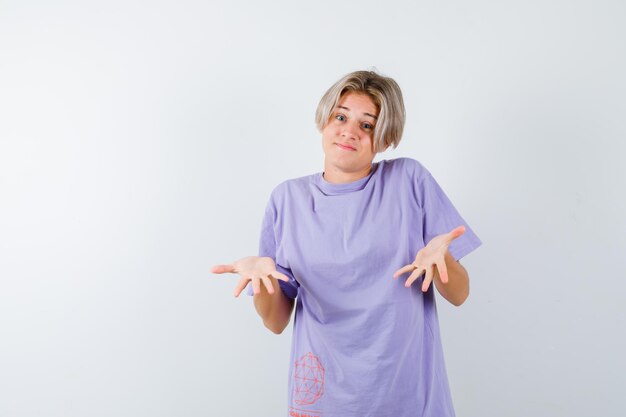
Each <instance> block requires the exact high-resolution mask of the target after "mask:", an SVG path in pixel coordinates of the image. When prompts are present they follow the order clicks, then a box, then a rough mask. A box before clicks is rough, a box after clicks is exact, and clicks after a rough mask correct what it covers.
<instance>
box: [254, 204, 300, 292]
mask: <svg viewBox="0 0 626 417" xmlns="http://www.w3.org/2000/svg"><path fill="white" fill-rule="evenodd" d="M275 223H276V209H275V207H274V204H273V202H272V200H271V199H270V201H269V202H268V203H267V207H266V208H265V214H264V216H263V223H262V225H261V237H260V239H259V256H267V257H270V258H272V259H273V260H274V264H275V265H276V270H277V271H278V272H281V273H283V274H285V275H286V276H287V277H288V278H289V282H285V281H283V280H280V279H279V280H278V284H279V285H280V289H281V290H282V291H283V294H285V295H286V296H287V297H289V298H296V297H297V296H298V287H299V286H300V284H298V282H297V281H296V280H295V278H294V277H293V273H292V272H291V269H289V268H286V267H284V266H282V265H280V264H279V262H278V261H277V260H276V248H277V244H276V228H275ZM247 294H248V295H254V290H253V288H252V285H250V284H248V287H247Z"/></svg>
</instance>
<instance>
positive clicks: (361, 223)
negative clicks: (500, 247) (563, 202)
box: [248, 158, 481, 417]
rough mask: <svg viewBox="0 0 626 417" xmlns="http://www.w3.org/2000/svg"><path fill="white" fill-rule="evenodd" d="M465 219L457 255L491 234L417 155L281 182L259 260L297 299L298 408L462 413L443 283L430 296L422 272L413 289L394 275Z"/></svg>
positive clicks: (408, 416)
mask: <svg viewBox="0 0 626 417" xmlns="http://www.w3.org/2000/svg"><path fill="white" fill-rule="evenodd" d="M460 225H464V226H465V233H464V234H463V235H462V236H460V237H459V238H457V239H455V240H454V241H453V242H452V244H451V245H450V247H449V251H450V253H451V254H452V255H453V257H454V258H455V259H457V260H458V259H460V258H462V257H463V256H465V255H467V254H468V253H470V252H471V251H473V250H474V249H476V248H477V247H478V246H480V244H481V241H480V239H479V238H478V237H477V236H476V234H474V232H473V231H472V229H470V227H469V226H468V225H467V223H465V221H464V220H463V219H462V218H461V216H460V215H459V213H458V212H457V210H456V209H455V207H454V206H453V205H452V203H451V202H450V200H449V199H448V197H447V196H446V195H445V193H444V192H443V190H442V189H441V188H440V187H439V185H438V184H437V182H436V181H435V180H434V178H433V177H432V175H431V174H430V172H428V170H426V168H425V167H424V166H422V165H421V164H420V163H419V162H418V161H416V160H414V159H410V158H398V159H392V160H384V161H380V162H376V163H373V164H372V171H371V173H370V174H369V175H368V176H367V177H364V178H362V179H359V180H357V181H354V182H351V183H346V184H333V183H329V182H327V181H326V180H325V179H324V178H323V176H322V173H317V174H313V175H309V176H305V177H301V178H296V179H292V180H288V181H285V182H283V183H281V184H280V185H278V186H277V187H276V188H275V189H274V191H273V192H272V194H271V198H270V201H269V203H268V205H267V208H266V211H265V216H264V219H263V226H262V231H261V239H260V247H259V256H269V257H271V258H273V259H274V261H275V263H276V266H277V269H278V270H279V271H280V272H282V273H284V274H285V275H287V276H288V277H289V278H290V283H285V282H283V281H278V282H279V283H280V286H281V289H282V291H283V292H284V293H285V295H287V296H288V297H290V298H296V311H295V318H294V327H293V341H292V348H291V361H290V369H289V394H288V396H289V405H288V410H289V411H288V413H289V414H288V415H289V416H292V417H293V416H297V417H305V416H307V417H309V416H311V417H313V416H315V417H318V416H319V417H357V416H358V417H362V416H394V417H418V416H420V417H422V416H436V417H447V416H454V408H453V406H452V399H451V396H450V390H449V387H448V379H447V374H446V368H445V364H444V358H443V351H442V346H441V339H440V335H439V323H438V319H437V310H436V306H435V296H434V285H431V286H430V288H429V290H428V292H426V293H423V292H422V291H421V279H418V280H417V281H416V282H415V283H413V285H412V286H411V288H406V287H404V283H405V281H406V278H407V277H408V275H409V274H408V273H407V274H404V275H403V276H401V277H400V278H398V279H397V280H394V279H393V278H392V276H393V273H394V272H395V271H396V270H398V269H399V268H401V267H402V266H404V265H406V264H409V263H411V262H413V260H414V259H415V255H416V254H417V252H418V251H419V250H420V249H421V248H422V247H424V246H425V244H426V243H428V242H429V241H430V240H431V239H432V238H433V237H435V236H437V235H440V234H443V233H447V232H450V231H451V230H452V229H454V228H455V227H457V226H460ZM248 294H252V288H251V286H249V288H248Z"/></svg>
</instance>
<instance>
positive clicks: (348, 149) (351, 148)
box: [335, 142, 356, 151]
mask: <svg viewBox="0 0 626 417" xmlns="http://www.w3.org/2000/svg"><path fill="white" fill-rule="evenodd" d="M335 145H337V146H339V147H340V148H341V149H345V150H346V151H356V149H354V148H353V147H352V146H349V145H342V144H341V143H336V142H335Z"/></svg>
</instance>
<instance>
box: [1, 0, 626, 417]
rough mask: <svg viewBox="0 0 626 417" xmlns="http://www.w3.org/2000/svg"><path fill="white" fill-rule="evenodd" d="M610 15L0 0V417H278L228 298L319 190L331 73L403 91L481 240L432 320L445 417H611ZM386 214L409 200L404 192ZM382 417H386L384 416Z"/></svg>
mask: <svg viewBox="0 0 626 417" xmlns="http://www.w3.org/2000/svg"><path fill="white" fill-rule="evenodd" d="M625 18H626V6H625V5H624V3H623V2H621V1H485V0H483V1H471V2H467V1H458V2H449V1H448V2H440V1H418V2H399V1H385V2H379V1H358V2H357V1H354V0H347V1H318V2H307V3H306V4H297V3H296V2H288V1H272V2H257V1H247V2H242V1H229V2H226V1H224V2H212V1H208V2H207V1H196V2H193V1H176V2H174V1H170V2H165V1H107V2H99V3H96V2H91V3H88V2H79V1H56V2H44V1H39V2H35V1H0V199H1V200H0V415H2V416H63V417H69V416H81V417H82V416H129V417H130V416H132V417H136V416H146V417H147V416H150V417H154V416H243V415H255V416H278V415H286V409H287V403H286V398H287V376H288V375H287V373H288V371H287V370H288V365H289V364H288V361H289V356H288V355H289V349H290V343H291V342H290V337H291V329H288V330H287V331H285V332H284V333H283V334H282V335H280V336H276V335H273V334H272V333H270V332H269V331H268V330H266V329H265V328H264V327H263V325H262V323H261V321H260V319H259V318H258V316H257V315H256V313H255V311H254V308H253V306H252V302H251V299H250V298H248V297H241V298H234V297H233V296H232V290H233V288H234V285H235V283H236V277H235V276H233V275H228V276H227V275H223V276H217V275H211V274H210V272H209V271H210V268H211V266H212V265H214V264H217V263H226V262H230V261H233V260H235V259H238V258H240V257H242V256H245V255H253V254H256V251H257V244H258V235H259V231H260V225H261V218H262V214H263V210H264V207H265V204H266V202H267V199H268V197H269V193H270V191H271V190H272V189H273V188H274V186H276V185H277V184H278V183H279V182H281V181H283V180H286V179H289V178H294V177H298V176H302V175H308V174H311V173H314V172H319V171H321V170H322V169H323V153H322V148H321V140H320V135H319V133H318V132H317V131H316V130H315V126H314V123H313V118H314V112H315V108H316V105H317V102H318V100H319V98H320V97H321V96H322V94H323V93H324V91H325V90H326V89H327V88H328V87H329V86H330V85H331V84H332V83H334V82H335V81H336V80H337V79H338V78H339V77H341V76H343V75H344V74H345V73H347V72H350V71H354V70H357V69H370V68H372V67H375V68H376V69H377V70H378V71H380V72H381V73H383V74H385V75H388V76H391V77H393V78H394V79H396V80H397V81H398V83H399V84H400V86H401V87H402V89H403V92H404V97H405V102H406V107H407V125H406V130H405V135H404V139H403V142H402V143H401V144H400V146H399V148H398V149H397V150H393V151H390V152H386V153H385V154H382V155H381V156H380V157H379V158H377V160H378V159H381V158H385V159H389V158H395V157H399V156H408V157H412V158H415V159H418V160H419V161H420V162H422V163H423V164H424V165H425V166H426V167H427V168H428V169H429V170H430V171H431V172H432V173H433V175H434V177H435V178H436V179H437V181H438V182H439V183H440V184H441V185H442V187H443V188H444V190H445V191H446V193H447V194H448V196H449V197H450V198H451V199H452V201H453V203H454V204H455V206H456V207H457V209H458V210H459V211H460V213H461V214H462V215H463V217H464V218H465V219H466V220H467V222H468V223H469V224H470V225H471V226H472V228H473V229H474V230H475V231H476V233H477V234H478V236H480V238H481V239H482V240H483V242H484V244H483V246H482V247H481V248H479V249H478V250H477V251H475V252H473V253H472V254H471V255H468V256H467V257H466V258H464V259H463V261H462V263H463V264H464V265H465V266H466V268H467V269H468V271H469V274H470V278H471V283H472V291H471V296H470V298H469V299H468V301H467V302H466V303H465V304H464V305H463V306H461V307H460V308H455V307H453V306H451V305H449V304H446V303H445V302H444V301H443V299H441V298H439V301H440V302H439V312H440V322H441V327H442V333H443V337H444V340H443V342H444V348H445V353H446V363H447V367H448V371H449V378H450V381H451V390H452V394H453V397H454V402H455V407H456V410H457V414H458V416H467V417H471V416H508V417H515V416H520V417H528V416H533V417H536V416H568V417H577V416H580V417H582V416H592V415H595V416H603V417H606V416H622V415H624V410H625V407H624V405H623V394H624V392H623V390H624V386H626V377H625V375H626V359H625V357H626V356H625V355H624V351H625V349H626V343H625V338H624V328H625V327H626V326H625V325H626V323H625V321H626V320H625V318H626V313H625V307H624V301H625V297H624V293H625V290H626V285H625V283H624V281H625V278H626V267H625V265H624V260H623V259H624V249H626V221H625V218H624V213H625V212H626V197H625V195H624V189H625V188H626V187H625V183H626V181H625V179H626V169H625V168H624V164H623V161H624V158H625V157H626V145H625V143H624V140H625V139H626V135H625V133H626V121H625V117H624V116H625V115H626V101H625V94H626V81H625V80H626V78H625V77H624V74H626V53H625V48H624V39H626V25H624V22H625V20H626V19H625ZM398 192H402V190H398ZM383 417H384V416H383Z"/></svg>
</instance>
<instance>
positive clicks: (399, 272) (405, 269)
mask: <svg viewBox="0 0 626 417" xmlns="http://www.w3.org/2000/svg"><path fill="white" fill-rule="evenodd" d="M414 269H415V265H413V264H408V265H405V266H403V267H402V268H400V269H398V270H397V271H396V272H394V273H393V277H394V278H398V277H399V276H400V275H402V274H406V273H407V272H411V271H413V270H414Z"/></svg>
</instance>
